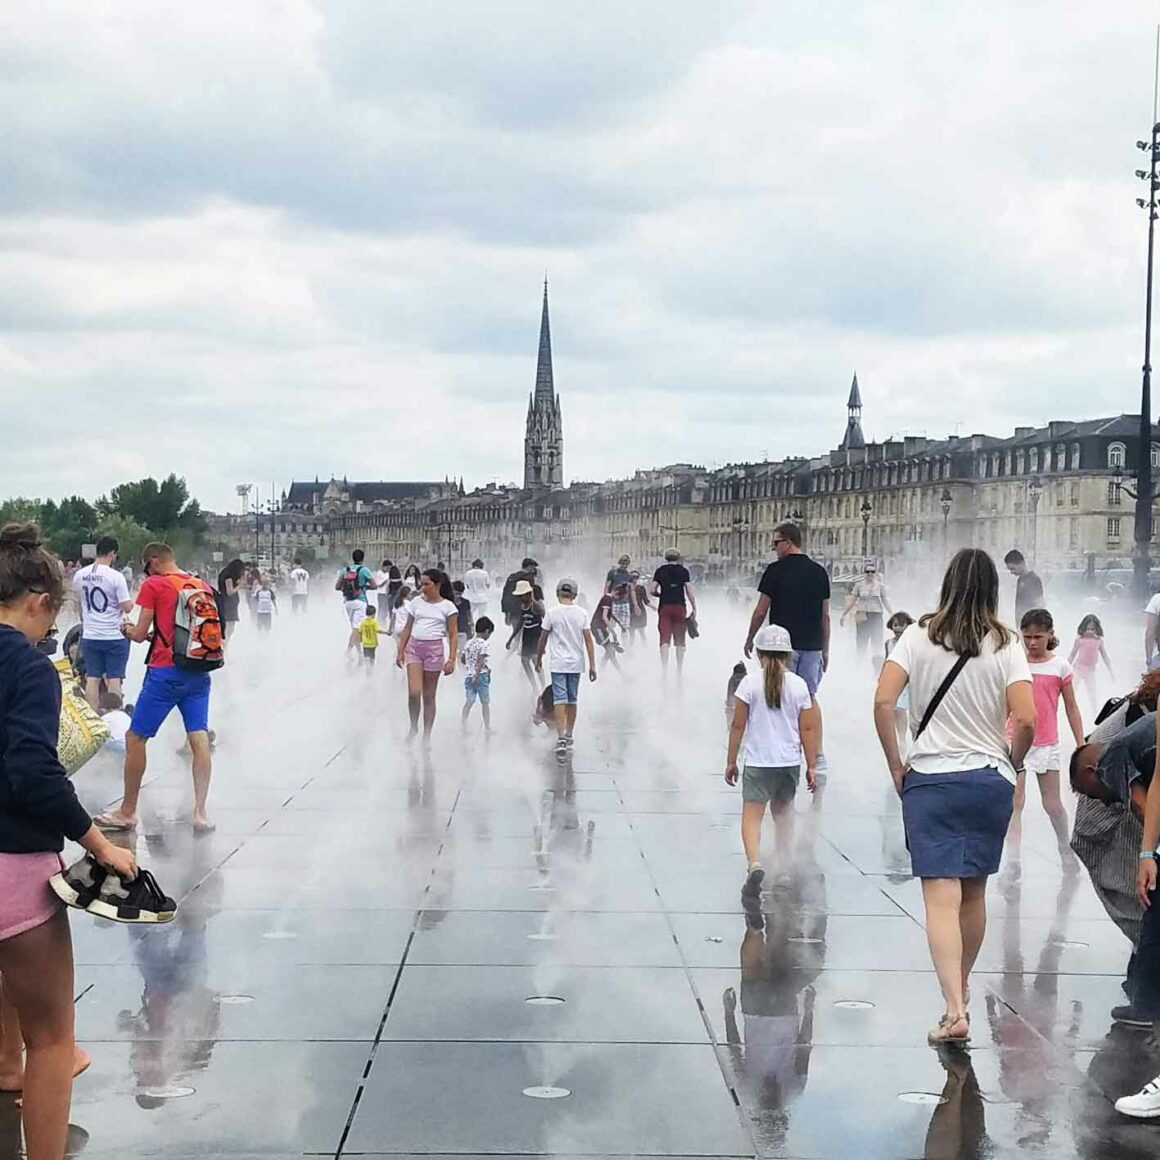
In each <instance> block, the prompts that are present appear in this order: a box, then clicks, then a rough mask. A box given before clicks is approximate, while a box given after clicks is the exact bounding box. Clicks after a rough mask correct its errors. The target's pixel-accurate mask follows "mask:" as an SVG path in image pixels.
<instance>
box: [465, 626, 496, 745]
mask: <svg viewBox="0 0 1160 1160" xmlns="http://www.w3.org/2000/svg"><path fill="white" fill-rule="evenodd" d="M493 632H495V625H494V624H493V623H492V621H491V618H490V617H488V616H481V617H480V618H479V619H478V620H477V621H476V622H475V635H474V636H473V637H472V638H471V639H470V640H469V641H468V642H467V646H466V647H465V648H464V650H463V665H464V667H465V668H466V669H467V675H466V676H465V677H464V678H463V695H464V698H465V700H464V703H463V718H462V720H463V728H464V729H466V728H467V718H468V717H470V716H471V710H472V707H473V706H474V705H475V702H476V701H478V702H479V711H480V712H481V713H482V714H483V729H484V732H485V733H490V732H491V668H490V666H489V664H488V657H487V642H488V641H489V640H491V634H492V633H493Z"/></svg>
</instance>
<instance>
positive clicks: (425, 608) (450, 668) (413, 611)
mask: <svg viewBox="0 0 1160 1160" xmlns="http://www.w3.org/2000/svg"><path fill="white" fill-rule="evenodd" d="M419 584H420V586H421V587H420V592H419V595H418V596H416V597H415V599H414V600H412V601H411V602H410V603H409V604H408V605H407V606H406V610H407V623H406V624H405V625H404V626H403V631H402V633H401V634H400V636H399V644H398V653H397V656H396V659H395V663H396V664H397V665H398V667H399V668H403V667H404V666H405V667H406V670H407V709H408V711H409V712H410V714H411V732H410V733H409V734H408V737H414V736H415V734H416V733H418V732H419V708H420V705H422V709H423V736H424V737H425V738H427V737H430V736H431V727H432V726H433V725H434V724H435V693H436V690H437V689H438V687H439V677H440V676H441V675H445V676H448V677H450V676H451V675H452V674H453V673H454V672H455V658H456V657H457V656H458V655H459V654H458V651H457V650H458V645H459V609H458V608H456V606H455V600H454V595H455V594H454V592H453V591H452V589H451V581H450V580H449V579H448V578H447V576H446V574H445V573H443V572H440V571H439V569H438V568H428V569H427V571H426V572H422V573H420V575H419ZM445 642H449V644H450V648H447V645H446V644H445ZM445 649H446V651H445Z"/></svg>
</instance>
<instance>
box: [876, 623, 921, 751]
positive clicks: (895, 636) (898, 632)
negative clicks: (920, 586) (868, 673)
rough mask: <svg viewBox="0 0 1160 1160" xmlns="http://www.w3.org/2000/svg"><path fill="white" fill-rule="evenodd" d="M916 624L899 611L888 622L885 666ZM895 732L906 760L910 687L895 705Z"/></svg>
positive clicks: (899, 695)
mask: <svg viewBox="0 0 1160 1160" xmlns="http://www.w3.org/2000/svg"><path fill="white" fill-rule="evenodd" d="M913 623H914V617H913V616H911V615H910V613H909V612H903V611H901V610H899V611H898V612H896V613H894V615H893V616H891V618H890V619H889V620H888V621H887V622H886V627H887V628H888V629H889V630H890V636H889V637H887V638H886V655H885V656H884V657H883V658H882V663H883V664H885V663H886V661H887V659H888V658H889V656H890V654H891V653H892V652H893V651H894V646H895V645H896V644H897V643H898V642H899V640H900V639H901V637H902V634H903V633H904V632H905V631H906V630H907V629H908V628H909V627H910V626H911V625H912V624H913ZM894 732H895V733H897V734H898V752H899V754H900V755H901V756H902V760H903V761H905V760H906V753H907V750H908V749H909V748H910V745H909V741H910V687H909V685H908V686H907V687H906V688H905V689H903V690H902V692H901V693H899V694H898V700H897V701H896V702H895V703H894Z"/></svg>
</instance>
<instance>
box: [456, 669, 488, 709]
mask: <svg viewBox="0 0 1160 1160" xmlns="http://www.w3.org/2000/svg"><path fill="white" fill-rule="evenodd" d="M463 695H464V696H465V697H466V698H467V703H468V704H469V705H474V704H475V702H476V701H477V700H478V701H479V703H480V704H481V705H490V704H491V669H484V670H483V672H482V673H480V674H479V676H478V677H464V678H463Z"/></svg>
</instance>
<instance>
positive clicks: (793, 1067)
mask: <svg viewBox="0 0 1160 1160" xmlns="http://www.w3.org/2000/svg"><path fill="white" fill-rule="evenodd" d="M327 611H328V613H329V612H331V611H333V610H329V609H328V610H327ZM704 619H705V620H706V622H707V623H708V624H709V626H710V627H712V625H713V618H712V616H711V615H710V616H707V617H705V618H704ZM289 623H290V622H289V618H284V619H283V621H282V622H281V624H280V625H279V626H278V628H279V630H280V631H279V632H276V633H275V634H273V636H272V638H271V639H270V640H267V641H256V640H254V639H253V638H252V637H250V636H248V635H247V634H246V633H245V627H246V626H243V634H242V635H241V636H240V637H239V639H238V642H237V649H236V652H235V655H234V656H233V657H232V658H231V664H230V667H229V669H228V670H227V671H225V672H223V673H222V674H220V675H219V676H218V677H217V678H216V680H215V704H214V724H215V726H216V728H217V729H218V731H219V734H220V744H219V746H218V750H217V753H216V755H215V759H216V763H215V780H214V786H213V793H212V799H211V804H212V805H213V813H214V816H215V819H216V821H217V823H218V829H217V831H216V833H214V834H213V835H210V836H207V837H199V838H195V837H194V836H193V835H192V834H191V833H190V830H189V827H188V825H187V824H186V823H185V822H183V820H182V819H183V815H184V811H185V810H186V809H187V797H188V765H187V764H186V762H185V761H184V760H183V759H182V758H181V757H179V756H178V755H177V754H176V753H175V748H176V745H177V744H178V743H179V741H180V736H179V734H178V733H177V731H176V729H175V728H174V726H173V725H170V726H168V727H167V730H166V731H165V732H164V733H163V734H162V735H161V736H160V737H159V738H158V739H157V740H156V741H155V742H154V743H153V745H152V746H151V759H152V766H151V770H150V780H149V783H148V785H147V788H146V791H145V794H144V799H143V802H144V824H143V826H142V829H141V833H140V835H139V836H138V837H137V839H136V842H137V850H138V855H139V857H140V859H141V861H142V862H143V863H144V864H146V865H148V866H150V867H151V868H152V869H153V870H154V871H155V872H156V874H157V876H158V878H159V880H160V881H161V883H162V885H163V886H164V887H165V888H166V889H167V890H168V891H169V892H171V893H173V894H175V895H176V896H178V897H179V898H180V900H181V908H180V914H179V917H178V919H177V921H176V922H174V923H173V924H171V925H170V926H167V927H161V928H153V929H143V928H136V927H125V926H118V925H114V924H112V923H107V922H102V921H97V920H92V919H90V918H89V917H88V916H86V915H80V914H74V915H73V916H72V926H73V932H74V940H75V946H76V957H77V963H78V966H77V1024H78V1038H79V1040H80V1041H81V1042H82V1043H83V1044H84V1045H85V1046H86V1047H87V1048H88V1050H89V1051H90V1052H91V1053H92V1056H93V1061H94V1062H93V1067H92V1070H91V1071H90V1072H89V1073H88V1074H87V1075H85V1076H84V1077H83V1078H81V1079H80V1080H78V1082H77V1085H76V1088H75V1093H74V1099H73V1109H72V1122H73V1124H74V1129H73V1134H72V1147H73V1154H74V1155H82V1154H83V1155H85V1156H118V1157H125V1156H158V1157H166V1158H170V1160H177V1158H181V1160H192V1158H194V1157H209V1156H213V1157H229V1158H240V1157H258V1156H261V1157H264V1158H267V1160H270V1158H275V1160H282V1158H285V1157H299V1156H303V1155H310V1156H331V1157H334V1156H339V1155H341V1156H399V1155H418V1154H423V1155H452V1154H454V1155H460V1156H462V1155H491V1156H495V1155H508V1154H522V1155H529V1154H531V1155H534V1154H558V1155H571V1156H580V1155H588V1156H604V1155H608V1156H614V1155H616V1156H624V1155H644V1156H650V1155H651V1156H706V1157H708V1156H753V1155H761V1156H774V1157H797V1158H806V1157H832V1156H857V1157H867V1158H874V1157H890V1158H909V1157H928V1158H932V1160H933V1158H939V1160H942V1158H946V1160H950V1158H955V1157H970V1156H988V1157H1006V1156H1011V1157H1017V1156H1045V1157H1048V1156H1049V1157H1052V1158H1053V1160H1065V1158H1067V1157H1092V1158H1095V1157H1100V1158H1104V1157H1107V1158H1111V1157H1116V1158H1117V1160H1126V1158H1130V1157H1145V1156H1147V1157H1155V1156H1157V1155H1160V1125H1157V1126H1151V1125H1147V1124H1139V1123H1135V1122H1132V1121H1128V1120H1125V1119H1123V1118H1122V1117H1120V1116H1118V1115H1117V1114H1116V1113H1115V1111H1114V1110H1113V1107H1112V1100H1113V1099H1114V1098H1115V1097H1117V1096H1119V1095H1121V1094H1123V1093H1125V1092H1129V1091H1135V1090H1137V1089H1138V1087H1139V1086H1140V1085H1141V1084H1142V1083H1143V1082H1144V1081H1145V1080H1146V1079H1148V1078H1150V1077H1151V1076H1152V1075H1154V1074H1155V1073H1157V1072H1160V1056H1158V1055H1156V1054H1153V1053H1152V1052H1151V1051H1150V1050H1149V1049H1148V1048H1147V1047H1146V1045H1145V1041H1144V1038H1143V1037H1142V1036H1140V1035H1139V1034H1136V1033H1129V1032H1121V1031H1119V1030H1111V1029H1110V1028H1111V1024H1110V1020H1109V1018H1108V1011H1109V1010H1110V1008H1111V1007H1112V1006H1114V1005H1115V1004H1117V1003H1118V1002H1121V1001H1122V993H1121V990H1120V980H1121V978H1122V972H1123V969H1124V966H1125V963H1126V960H1127V954H1128V945H1127V943H1126V942H1125V940H1124V939H1123V937H1122V936H1121V935H1120V934H1119V932H1118V931H1117V930H1116V928H1115V927H1114V926H1113V925H1112V924H1111V922H1110V921H1108V920H1107V918H1106V917H1105V916H1104V913H1103V911H1102V908H1101V907H1100V905H1099V903H1098V902H1097V900H1096V898H1095V896H1094V894H1093V892H1092V890H1091V887H1090V885H1089V883H1088V881H1087V878H1086V875H1085V876H1083V877H1082V878H1079V879H1071V880H1067V879H1064V878H1063V877H1062V875H1061V872H1060V867H1059V859H1058V855H1057V854H1056V853H1055V851H1054V843H1053V840H1052V837H1051V834H1050V830H1049V828H1048V826H1047V824H1046V819H1045V818H1044V816H1043V814H1042V811H1041V810H1040V809H1039V807H1038V804H1037V802H1036V800H1035V794H1034V791H1032V792H1031V794H1030V796H1029V807H1028V810H1027V815H1026V822H1025V827H1024V830H1025V832H1024V856H1023V868H1022V876H1021V879H1020V881H1019V883H1018V884H1017V885H1016V886H1013V887H1012V886H1009V887H1007V888H1006V889H1005V890H1001V889H1000V884H999V883H998V882H993V883H992V895H991V898H990V916H991V923H990V929H989V933H988V937H987V942H986V945H985V946H984V948H983V952H982V955H981V958H980V962H979V973H978V975H977V976H976V979H975V994H974V996H973V999H972V1011H973V1045H972V1049H971V1050H970V1051H969V1052H959V1053H942V1054H940V1053H938V1052H936V1051H934V1050H932V1049H931V1048H930V1047H928V1046H927V1045H926V1042H925V1034H926V1031H927V1029H928V1028H929V1027H930V1026H931V1025H932V1024H933V1023H934V1022H935V1020H936V1019H937V1017H938V1015H939V1013H940V1011H941V1006H940V999H939V994H938V988H937V985H936V982H935V978H934V975H933V972H932V971H931V968H930V964H929V958H928V956H927V951H926V946H925V939H924V933H923V929H922V926H921V918H922V911H921V904H920V895H919V890H918V884H917V883H916V882H914V881H913V880H911V879H910V877H909V874H908V872H907V859H906V853H905V849H904V844H903V838H902V831H901V823H900V818H899V810H898V806H897V803H896V801H895V800H894V797H893V794H892V792H890V790H889V786H888V783H887V779H886V776H885V773H884V771H883V769H882V764H881V761H880V759H879V758H878V756H877V750H876V747H875V745H874V742H873V737H872V731H871V725H870V720H869V712H868V708H867V706H868V698H869V685H868V683H867V684H866V686H865V688H863V687H862V686H861V685H859V686H858V687H857V689H856V690H855V691H847V693H846V694H844V695H843V697H842V698H841V700H842V701H843V702H844V704H845V706H846V708H845V709H844V710H842V711H839V710H838V709H836V708H835V707H833V704H832V702H831V707H830V708H829V709H828V710H827V718H826V723H827V732H826V736H827V750H828V754H829V761H830V770H829V774H828V778H827V782H826V785H825V787H824V789H823V790H822V791H821V792H820V793H819V794H818V795H817V796H816V797H815V798H813V799H809V798H808V797H806V795H804V793H803V794H801V795H799V800H798V803H797V805H798V816H797V839H798V857H797V861H796V864H795V868H794V872H793V873H792V875H790V876H789V880H788V881H784V882H783V881H778V882H777V883H775V884H771V887H770V889H769V890H768V891H767V892H766V894H765V895H764V896H763V899H762V909H763V911H764V915H765V921H764V929H758V927H759V924H758V923H756V922H753V921H752V920H749V921H747V918H746V915H745V914H744V912H743V911H742V909H741V907H740V904H739V894H738V891H739V886H740V883H741V880H742V877H743V871H744V858H743V856H742V853H741V848H740V839H739V834H738V816H739V811H740V795H739V792H738V791H735V790H730V789H729V788H728V787H726V786H725V784H724V783H723V781H722V780H721V777H720V771H721V768H722V766H723V760H722V754H723V748H722V746H723V721H722V715H721V692H722V690H721V687H720V686H723V684H724V678H725V677H726V676H727V675H728V664H730V663H732V659H734V658H732V657H730V658H729V661H728V663H718V662H717V661H713V662H712V664H709V663H708V662H706V664H705V666H704V667H703V669H702V668H699V667H695V665H694V664H691V666H690V674H689V676H688V679H687V681H686V683H685V686H684V688H683V690H682V691H681V692H680V693H679V694H678V693H677V692H676V691H675V689H671V688H670V689H669V690H668V691H667V693H666V692H665V691H664V690H663V689H662V686H661V682H660V677H659V672H658V669H657V662H656V658H655V654H654V653H653V652H652V651H651V648H650V650H649V653H648V654H647V656H645V655H639V656H636V657H632V656H630V657H629V658H627V662H628V663H627V672H626V675H625V676H624V677H621V676H619V675H618V674H615V673H605V674H603V675H602V677H601V681H600V682H599V683H598V685H597V686H595V687H594V688H591V689H589V688H585V689H584V690H583V692H582V698H583V701H582V707H581V720H580V726H579V729H578V731H577V745H576V750H575V755H574V759H573V760H572V762H571V763H570V764H568V765H566V766H560V765H558V764H557V763H556V761H555V759H554V757H553V755H552V753H551V751H550V743H549V739H548V738H547V736H546V734H545V733H544V731H542V730H533V729H532V728H531V726H530V724H529V723H528V720H527V718H528V712H527V710H528V709H529V707H530V706H529V704H528V702H529V701H530V695H529V693H528V690H527V686H526V685H525V684H523V683H522V677H521V676H520V674H519V672H518V669H517V668H516V665H515V662H511V663H505V661H504V660H503V659H502V658H500V659H498V660H497V662H496V669H497V673H496V680H495V694H494V695H495V705H496V709H495V712H496V728H497V733H496V735H495V736H494V737H493V738H491V739H490V740H488V739H485V738H484V737H483V736H482V735H481V734H480V733H479V732H478V731H477V730H478V721H477V722H476V723H475V726H474V727H473V730H472V732H471V733H470V734H469V735H468V736H467V738H466V740H464V738H463V737H462V735H461V734H460V732H459V725H458V721H457V719H456V718H457V714H458V710H459V707H460V705H461V695H462V694H461V691H460V683H459V681H458V680H456V681H454V682H450V681H448V682H444V683H443V688H442V694H443V702H442V710H443V711H442V715H441V717H440V721H439V723H438V725H437V733H436V737H435V740H434V744H433V746H432V748H431V750H430V752H424V750H423V749H422V747H420V746H410V747H409V746H408V745H407V744H406V743H405V742H404V740H403V737H404V733H405V713H404V705H403V691H402V690H403V678H402V675H401V674H399V673H397V672H395V671H394V670H393V669H392V668H389V667H388V666H387V665H385V664H382V663H380V667H379V670H378V671H377V672H375V673H374V674H373V676H370V677H366V676H363V675H362V674H360V673H357V672H352V671H349V670H347V669H346V667H345V666H344V665H343V663H342V659H341V656H340V655H339V654H340V651H341V631H340V630H339V629H338V625H337V622H336V621H335V620H334V619H333V618H332V617H330V616H329V615H327V616H323V615H321V614H316V615H315V616H314V617H312V618H310V619H309V620H306V621H302V622H299V624H298V626H297V631H296V633H295V634H294V639H293V640H292V639H291V633H290V630H289ZM728 631H729V632H730V633H734V632H735V629H734V628H733V627H732V626H730V627H729V628H728ZM336 642H337V644H338V647H337V648H336V647H335V645H336ZM650 645H651V637H650ZM493 651H495V652H498V651H499V650H493ZM307 653H308V654H309V656H310V657H311V664H312V665H313V668H310V669H307V668H304V667H303V664H302V661H301V659H300V657H301V656H302V655H305V654H307ZM708 655H709V654H708V653H707V654H706V656H708ZM320 657H321V658H324V659H323V660H321V661H320V660H319V658H320ZM384 659H387V658H386V656H385V654H384ZM691 659H692V661H695V660H696V659H697V658H696V656H695V654H691ZM850 663H851V664H852V663H853V661H852V658H851V660H850ZM825 704H826V701H825V699H824V698H823V705H825ZM119 779H120V769H119V765H118V764H117V762H116V761H114V760H113V759H112V758H111V756H108V755H101V757H99V758H98V759H97V760H96V761H94V762H93V763H91V764H90V765H89V766H88V767H86V768H85V769H84V770H83V771H82V772H81V774H80V775H79V776H78V787H79V789H80V790H81V793H82V796H83V798H84V800H85V802H86V804H87V805H89V806H90V807H93V808H95V807H97V806H103V805H106V804H108V803H110V802H113V801H115V800H116V799H117V797H118V786H119ZM1069 808H1070V803H1069ZM767 829H768V827H767ZM766 863H767V865H769V863H770V859H769V857H768V855H767V858H766ZM771 877H772V876H771ZM542 1097H555V1098H542ZM18 1138H19V1127H18V1121H17V1114H16V1112H15V1109H14V1107H13V1105H12V1104H11V1101H9V1100H8V1099H7V1098H4V1099H2V1100H0V1157H4V1158H6V1157H8V1156H16V1155H18Z"/></svg>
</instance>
